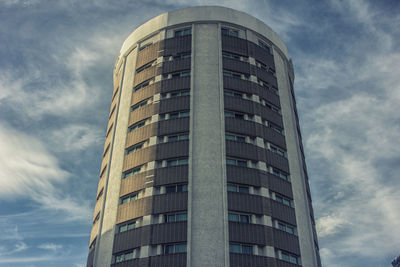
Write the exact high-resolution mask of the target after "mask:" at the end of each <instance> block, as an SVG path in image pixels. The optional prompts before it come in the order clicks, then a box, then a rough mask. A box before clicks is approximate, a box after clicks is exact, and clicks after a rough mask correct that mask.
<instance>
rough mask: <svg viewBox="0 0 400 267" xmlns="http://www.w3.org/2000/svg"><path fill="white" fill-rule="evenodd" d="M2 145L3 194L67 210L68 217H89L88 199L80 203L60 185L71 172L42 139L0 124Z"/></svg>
mask: <svg viewBox="0 0 400 267" xmlns="http://www.w3.org/2000/svg"><path fill="white" fill-rule="evenodd" d="M0 147H1V150H0V185H1V186H0V198H3V199H8V198H15V197H16V196H22V197H25V198H30V199H33V200H34V201H36V202H37V203H39V204H40V205H41V207H42V208H43V209H50V210H56V211H62V212H65V213H67V214H68V219H77V220H82V219H83V220H88V217H89V216H90V215H89V214H90V212H89V207H88V203H78V202H77V201H76V200H74V199H71V198H70V197H69V196H68V195H67V194H66V193H65V192H64V193H61V192H60V191H59V190H58V189H57V187H56V184H57V185H61V184H63V183H65V182H66V181H67V178H68V175H69V174H68V173H67V172H66V171H64V170H62V169H61V168H60V167H59V164H58V160H57V159H56V158H55V157H54V156H53V155H51V154H50V153H49V152H48V151H47V149H46V148H45V146H44V145H43V144H42V143H41V142H40V141H38V140H37V139H35V138H34V137H32V136H29V135H26V134H24V133H21V132H19V131H17V130H15V129H11V128H10V127H6V126H5V125H3V124H0Z"/></svg>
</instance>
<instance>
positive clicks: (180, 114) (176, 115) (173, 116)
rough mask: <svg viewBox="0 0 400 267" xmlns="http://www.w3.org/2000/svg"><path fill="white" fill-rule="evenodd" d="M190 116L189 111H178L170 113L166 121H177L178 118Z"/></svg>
mask: <svg viewBox="0 0 400 267" xmlns="http://www.w3.org/2000/svg"><path fill="white" fill-rule="evenodd" d="M189 116H190V111H188V110H187V111H179V112H174V113H170V114H169V117H168V119H179V118H186V117H189Z"/></svg>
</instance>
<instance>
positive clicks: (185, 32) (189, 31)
mask: <svg viewBox="0 0 400 267" xmlns="http://www.w3.org/2000/svg"><path fill="white" fill-rule="evenodd" d="M191 34H192V29H191V28H186V29H182V30H177V31H175V32H174V36H175V37H181V36H186V35H191Z"/></svg>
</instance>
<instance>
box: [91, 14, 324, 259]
mask: <svg viewBox="0 0 400 267" xmlns="http://www.w3.org/2000/svg"><path fill="white" fill-rule="evenodd" d="M293 79H294V73H293V67H292V64H291V60H290V57H289V55H288V52H287V49H286V47H285V45H284V43H283V42H282V40H281V39H280V38H279V37H278V35H277V34H276V33H275V32H273V31H272V30H271V29H270V28H269V27H268V26H267V25H265V24H264V23H263V22H261V21H260V20H258V19H256V18H254V17H252V16H249V15H247V14H245V13H242V12H238V11H235V10H232V9H228V8H223V7H194V8H187V9H182V10H177V11H172V12H168V13H164V14H161V15H159V16H157V17H155V18H153V19H151V20H150V21H148V22H146V23H145V24H143V25H141V26H140V27H138V28H137V29H136V30H135V31H134V32H133V33H132V34H131V35H129V36H128V38H127V39H126V40H125V42H124V44H123V46H122V49H121V51H120V53H119V55H118V58H117V60H116V63H115V67H114V93H113V97H112V102H111V109H110V116H109V122H108V126H107V131H106V141H105V146H104V154H103V161H102V165H101V171H100V180H99V185H98V191H97V201H96V205H95V208H94V219H93V226H92V233H91V238H90V248H89V256H88V263H87V266H88V267H90V266H96V267H103V266H113V267H117V266H118V267H120V266H124V267H125V266H152V267H155V266H174V267H180V266H192V267H204V266H207V267H228V266H231V267H238V266H246V267H248V266H282V267H285V266H298V265H302V266H307V267H312V266H321V264H320V260H319V252H318V242H317V236H316V232H315V224H314V218H313V210H312V205H311V197H310V189H309V184H308V178H307V170H306V165H305V160H304V153H303V146H302V140H301V133H300V128H299V123H298V116H297V111H296V101H295V97H294V91H293Z"/></svg>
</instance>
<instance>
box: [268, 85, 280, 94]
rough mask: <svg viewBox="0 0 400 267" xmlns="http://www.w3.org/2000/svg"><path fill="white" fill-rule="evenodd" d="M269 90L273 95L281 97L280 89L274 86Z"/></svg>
mask: <svg viewBox="0 0 400 267" xmlns="http://www.w3.org/2000/svg"><path fill="white" fill-rule="evenodd" d="M268 90H269V91H271V92H272V93H274V94H276V95H279V91H278V88H276V87H274V86H271V87H269V88H268Z"/></svg>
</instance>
